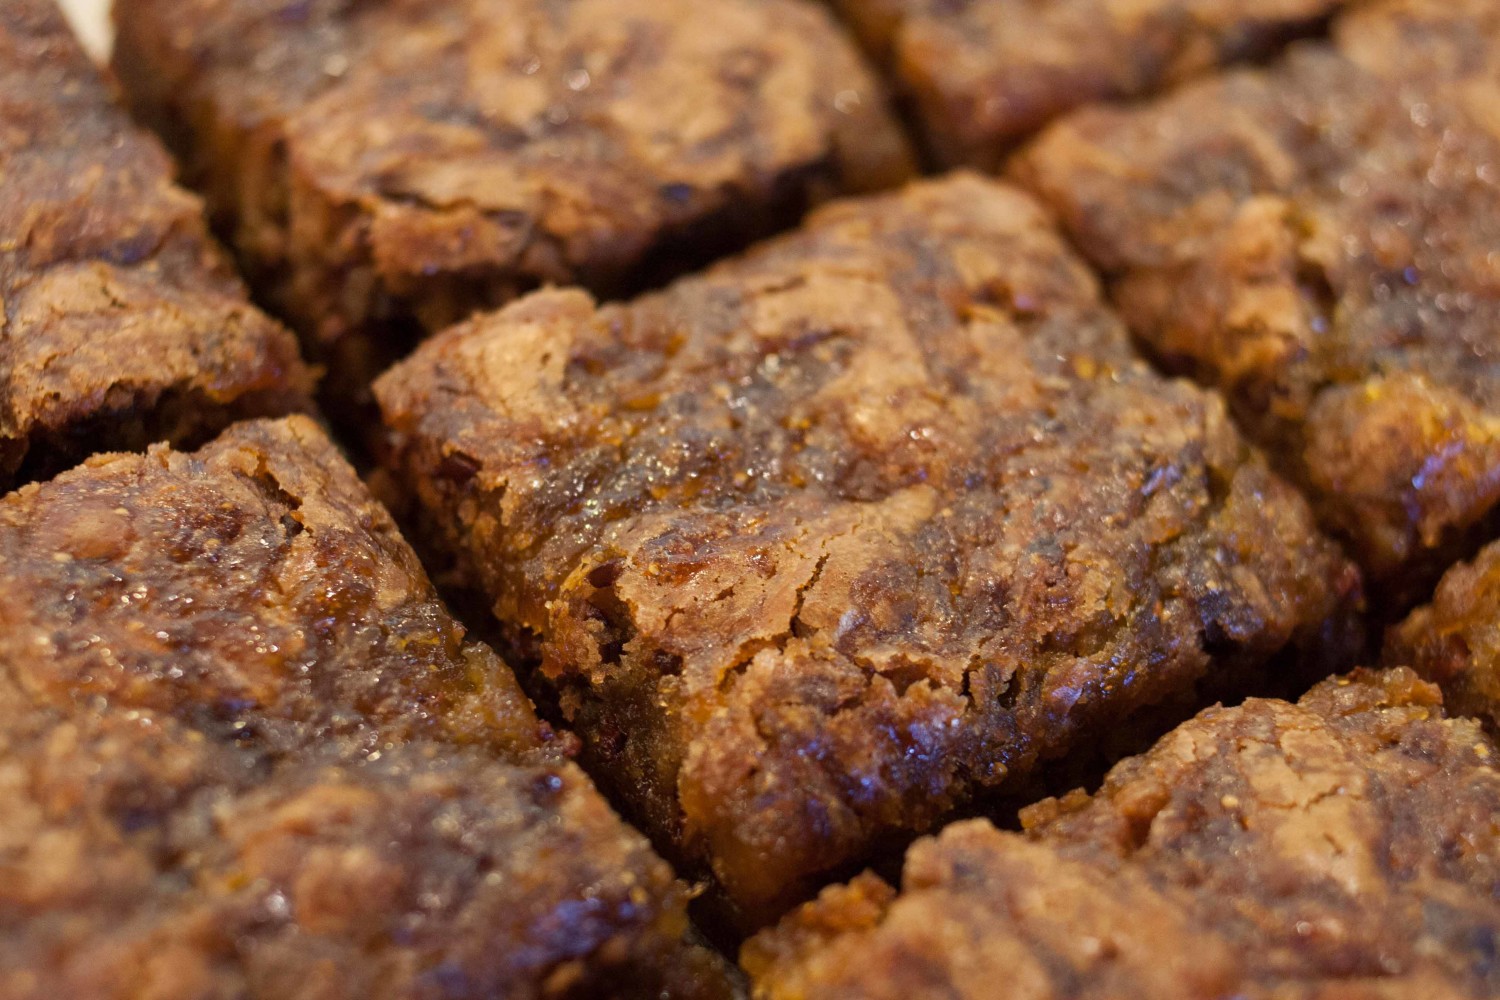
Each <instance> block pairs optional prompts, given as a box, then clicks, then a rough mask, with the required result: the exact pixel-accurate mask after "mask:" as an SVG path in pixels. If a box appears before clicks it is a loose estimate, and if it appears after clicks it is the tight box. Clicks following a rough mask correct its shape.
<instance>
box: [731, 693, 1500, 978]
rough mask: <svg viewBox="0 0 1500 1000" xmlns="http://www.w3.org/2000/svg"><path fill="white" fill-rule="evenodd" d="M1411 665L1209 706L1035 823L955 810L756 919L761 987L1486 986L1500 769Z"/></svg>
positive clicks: (1499, 866) (1491, 972) (1499, 965)
mask: <svg viewBox="0 0 1500 1000" xmlns="http://www.w3.org/2000/svg"><path fill="white" fill-rule="evenodd" d="M1495 761H1496V750H1495V747H1494V744H1492V743H1491V742H1490V741H1489V739H1488V738H1487V737H1486V736H1485V735H1484V734H1483V733H1482V732H1481V731H1480V728H1479V726H1478V725H1477V724H1476V723H1474V722H1473V721H1470V720H1465V719H1448V718H1444V714H1443V709H1442V706H1441V699H1440V696H1439V694H1438V692H1437V689H1436V688H1434V687H1432V686H1430V685H1427V684H1423V683H1422V682H1420V681H1419V680H1418V679H1417V677H1416V676H1415V675H1414V674H1412V673H1411V671H1409V670H1395V671H1391V672H1388V673H1384V674H1380V673H1368V672H1360V673H1356V674H1354V675H1352V676H1349V677H1344V678H1337V679H1334V680H1331V681H1327V682H1325V683H1324V684H1322V685H1320V686H1318V687H1317V688H1315V689H1314V690H1313V691H1312V692H1311V693H1309V694H1308V695H1307V696H1306V697H1304V698H1303V699H1302V700H1301V701H1300V702H1298V703H1297V704H1295V705H1292V704H1288V703H1286V702H1280V701H1262V700H1255V699H1252V700H1250V701H1247V702H1246V703H1244V704H1243V705H1241V706H1240V707H1237V708H1216V709H1212V710H1210V711H1207V712H1205V713H1204V714H1203V715H1201V716H1199V717H1198V718H1197V719H1195V720H1193V721H1192V722H1190V723H1187V724H1186V725H1184V726H1182V727H1180V728H1179V729H1177V730H1176V731H1174V732H1173V733H1171V734H1170V735H1168V736H1167V737H1166V738H1164V739H1163V740H1162V741H1161V743H1160V744H1158V745H1157V746H1156V748H1155V749H1153V750H1152V751H1150V752H1149V753H1147V754H1145V755H1142V756H1140V757H1136V758H1132V759H1130V760H1127V761H1125V762H1124V763H1122V764H1120V765H1119V766H1118V767H1116V768H1115V770H1114V771H1113V772H1112V773H1111V774H1110V776H1109V778H1108V779H1107V780H1106V781H1105V783H1104V786H1103V787H1102V788H1101V789H1100V790H1099V791H1098V792H1097V793H1096V794H1095V795H1093V796H1089V795H1086V794H1084V793H1083V792H1076V793H1074V794H1072V795H1069V796H1067V797H1065V798H1063V799H1061V800H1051V801H1047V802H1043V803H1041V804H1039V805H1037V806H1034V807H1032V808H1031V809H1030V810H1029V811H1028V812H1027V813H1025V814H1024V822H1025V826H1026V831H1025V833H1009V832H1001V831H999V830H997V829H995V828H994V827H993V826H991V825H989V824H988V823H987V822H984V821H971V822H966V823H959V824H955V825H953V826H950V827H948V828H947V829H946V830H944V831H943V832H942V834H940V835H939V836H938V837H936V838H933V839H929V840H923V841H921V842H919V843H918V844H917V845H916V846H915V847H913V849H912V850H911V852H910V853H909V854H908V855H907V858H906V866H905V871H904V873H903V875H902V879H901V887H900V890H899V891H897V890H896V889H895V888H893V887H892V886H890V885H888V884H887V883H885V882H884V881H882V880H881V879H879V878H877V877H876V876H874V875H871V874H866V875H863V876H861V877H859V878H858V879H856V880H854V881H853V882H852V883H850V884H848V885H845V886H839V887H836V888H830V889H828V890H826V891H825V892H824V893H823V895H822V897H821V898H819V899H818V901H817V902H816V903H812V904H809V905H808V906H807V907H805V908H804V909H802V910H800V911H798V912H796V913H795V914H793V915H792V916H791V917H789V918H788V919H787V920H786V921H785V923H783V924H782V925H781V926H780V927H779V928H777V929H776V930H774V931H770V932H767V933H765V934H764V935H762V936H760V937H759V938H757V939H755V940H753V941H752V942H751V943H750V944H749V945H748V946H747V947H746V949H745V952H744V955H743V959H744V963H745V965H746V967H747V968H748V969H749V970H750V972H751V975H752V978H753V979H754V981H755V996H757V997H759V998H762V1000H790V998H812V997H817V998H819V1000H836V998H845V997H850V998H852V997H859V998H862V1000H878V998H892V1000H895V998H900V997H911V996H944V997H955V998H970V997H972V998H976V1000H977V998H980V997H993V996H996V995H997V989H999V988H1000V987H998V986H997V984H1004V987H1003V993H1004V995H1006V996H1014V997H1027V998H1036V1000H1044V998H1059V1000H1060V998H1062V997H1070V998H1079V1000H1087V998H1095V997H1097V998H1109V1000H1132V998H1141V1000H1146V998H1155V997H1166V996H1170V997H1182V998H1185V1000H1187V998H1202V1000H1208V998H1212V997H1228V996H1236V997H1255V998H1261V997H1264V998H1270V997H1276V998H1286V1000H1291V998H1314V997H1317V998H1326V1000H1333V998H1335V997H1338V998H1356V997H1357V998H1369V1000H1377V998H1392V1000H1394V998H1397V997H1443V998H1472V1000H1480V998H1483V997H1492V996H1494V995H1495V994H1496V992H1497V991H1500V962H1497V961H1496V957H1495V955H1496V950H1495V943H1496V941H1497V940H1500V902H1497V898H1500V842H1497V828H1496V825H1495V819H1494V817H1495V815H1496V812H1497V810H1500V773H1497V772H1496V770H1495Z"/></svg>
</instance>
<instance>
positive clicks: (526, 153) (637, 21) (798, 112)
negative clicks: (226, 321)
mask: <svg viewBox="0 0 1500 1000" xmlns="http://www.w3.org/2000/svg"><path fill="white" fill-rule="evenodd" d="M117 23H118V26H119V41H118V45H117V49H116V60H115V61H116V66H117V67H118V69H119V71H120V72H121V75H122V77H123V78H124V79H125V80H126V83H127V87H128V89H129V90H130V91H131V94H132V97H133V99H134V100H135V102H136V104H137V107H138V108H139V109H140V110H141V111H142V112H143V113H144V114H145V115H146V116H147V117H148V118H150V119H152V120H154V121H156V122H157V123H158V124H159V125H161V126H162V128H163V129H164V131H165V132H166V133H167V134H169V135H172V136H175V137H176V139H177V140H178V142H179V144H180V146H181V149H182V151H183V153H184V156H185V159H187V161H188V162H189V164H190V168H189V169H190V171H191V173H192V174H193V175H194V176H195V177H196V178H197V180H198V182H199V183H200V184H202V185H203V186H204V187H205V188H206V189H207V191H208V193H209V200H210V203H211V204H212V205H213V206H214V208H215V210H216V211H217V212H218V213H220V214H221V215H222V216H223V217H224V219H225V220H226V221H227V222H229V223H230V224H231V228H232V229H233V231H234V233H235V242H236V243H237V245H238V246H239V248H240V250H241V251H242V252H243V254H244V257H245V259H246V263H247V266H248V267H249V268H250V270H251V273H252V274H255V275H257V276H259V277H261V278H263V279H264V280H265V281H266V283H267V284H268V286H270V288H271V292H272V295H273V296H274V298H275V300H276V301H277V302H278V303H279V305H280V306H281V308H283V309H284V310H285V311H286V312H287V313H288V314H289V315H291V316H293V317H295V318H296V320H297V322H298V325H299V326H301V327H302V328H303V329H304V331H305V332H307V333H309V334H311V335H313V336H314V337H315V338H317V339H318V342H319V343H320V344H322V347H323V349H325V350H336V349H337V342H338V341H339V340H340V338H343V337H345V336H347V335H350V334H356V335H370V336H373V337H375V338H376V339H377V340H379V339H381V338H382V337H387V336H388V335H394V334H395V332H397V328H401V327H405V326H410V325H411V324H412V323H413V322H414V323H415V324H416V325H417V326H418V327H421V328H422V329H425V330H428V331H431V330H435V329H439V328H441V327H442V326H444V325H446V324H448V323H450V322H452V321H454V320H456V319H460V318H463V317H464V316H466V315H467V314H468V313H469V312H470V311H471V310H473V309H475V308H476V307H480V306H485V305H498V304H500V303H502V302H505V301H508V300H509V299H510V298H512V297H514V296H515V295H516V294H518V293H519V292H522V291H525V290H527V289H529V288H533V287H536V286H537V285H539V284H541V283H544V282H558V283H565V284H572V283H582V284H584V285H587V286H588V287H590V288H592V289H594V290H595V291H597V292H601V293H611V294H612V293H618V292H619V291H620V290H621V289H623V288H628V287H631V286H634V285H636V284H639V283H641V282H643V281H649V280H651V279H653V278H655V277H656V273H654V272H660V271H662V270H672V269H675V268H676V267H680V266H682V265H684V264H687V263H689V262H693V261H697V260H702V259H707V258H708V256H710V255H712V254H713V253H715V252H716V251H721V250H723V249H724V248H726V247H732V246H734V245H736V244H740V243H743V242H745V241H747V240H748V239H750V238H751V237H753V236H755V235H757V234H759V233H762V232H766V231H769V230H770V229H771V228H773V227H777V226H785V225H789V224H791V223H792V222H793V221H794V220H795V217H796V215H797V214H798V213H799V212H800V211H801V210H802V208H803V207H804V206H805V204H806V203H808V202H809V201H816V200H820V199H822V198H826V197H827V196H829V195H830V194H833V193H835V192H837V191H841V190H850V189H852V190H862V189H865V188H866V187H867V186H884V185H888V184H892V183H895V182H897V181H899V180H901V179H902V178H903V177H905V176H906V174H907V173H908V172H909V170H910V166H909V164H908V154H907V151H906V149H905V145H904V140H903V139H902V137H901V135H900V133H899V130H898V129H897V127H896V126H895V124H894V122H893V121H892V119H891V118H890V116H889V115H888V113H887V112H886V110H885V100H884V96H883V94H882V93H881V91H880V88H879V86H878V84H877V83H876V82H875V80H874V79H873V78H872V77H871V75H870V73H869V71H868V70H867V69H866V68H865V67H864V65H863V64H862V63H861V62H860V60H859V57H858V55H857V53H856V52H855V51H854V48H853V46H852V45H851V44H850V43H849V42H848V41H846V40H845V39H844V38H843V37H842V35H841V34H840V32H839V31H838V29H837V27H836V26H835V25H834V24H833V22H832V19H831V17H830V16H829V15H828V14H826V13H825V12H824V11H822V10H821V9H820V8H819V7H818V6H817V5H815V4H812V3H808V2H804V0H720V2H716V3H701V2H698V0H666V2H663V0H572V2H558V0H461V2H456V3H443V4H433V3H429V2H426V0H378V2H374V3H350V2H347V0H314V2H312V3H307V2H302V0H296V2H293V0H193V2H191V3H186V4H185V3H180V2H177V0H122V2H121V3H120V4H118V5H117ZM376 346H377V347H381V348H383V349H384V350H385V351H386V352H387V353H389V351H390V350H391V348H392V347H393V346H394V345H392V344H390V343H385V344H377V345H376ZM345 347H346V350H345V352H344V353H345V356H346V357H345V360H347V361H348V363H349V364H350V365H357V364H359V362H360V359H359V357H358V355H359V353H360V351H361V350H368V348H367V347H366V348H359V347H358V346H357V345H354V346H350V345H345ZM378 370H379V369H378V367H377V368H374V369H373V370H372V371H371V372H369V374H371V375H373V374H374V373H375V372H376V371H378ZM336 374H340V375H341V374H343V373H336Z"/></svg>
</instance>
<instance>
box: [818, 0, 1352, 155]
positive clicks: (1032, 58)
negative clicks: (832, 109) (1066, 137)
mask: <svg viewBox="0 0 1500 1000" xmlns="http://www.w3.org/2000/svg"><path fill="white" fill-rule="evenodd" d="M830 2H831V3H832V4H833V6H834V7H836V8H838V10H839V11H840V12H841V13H842V14H843V15H844V17H845V19H846V20H848V22H849V23H850V25H851V26H852V27H853V28H854V30H855V32H856V33H857V34H858V35H859V36H860V38H861V40H862V41H863V42H864V43H865V45H866V47H867V48H868V49H869V50H870V51H871V53H872V55H874V56H875V58H876V59H878V60H879V61H880V62H881V63H882V64H883V65H884V67H885V68H886V70H887V72H888V73H889V74H890V76H891V77H892V78H893V82H894V86H895V88H896V90H897V92H898V94H899V95H900V96H901V97H902V98H903V99H904V100H905V101H906V102H907V103H908V105H909V107H910V111H911V113H912V116H913V117H914V118H915V119H916V124H917V126H918V128H919V129H920V130H921V132H922V134H923V138H924V139H925V140H926V142H927V146H928V149H929V151H930V152H931V154H932V155H933V156H934V157H935V158H936V159H937V160H938V161H939V162H940V163H944V164H947V165H957V164H968V165H970V166H978V167H987V168H995V167H998V166H999V165H1000V164H1001V163H1002V162H1003V160H1004V158H1005V156H1006V154H1008V153H1009V152H1011V151H1012V150H1013V149H1014V148H1015V145H1016V143H1018V142H1019V141H1020V140H1022V139H1024V138H1026V137H1027V136H1028V135H1030V134H1031V133H1033V132H1035V131H1036V130H1037V129H1039V128H1041V127H1042V126H1044V125H1046V124H1047V123H1048V122H1050V121H1052V120H1053V119H1054V118H1057V117H1058V116H1060V115H1062V114H1065V113H1066V112H1068V111H1071V110H1073V109H1074V108H1077V107H1080V106H1082V105H1084V104H1088V103H1090V102H1092V101H1099V100H1108V99H1119V98H1130V97H1140V96H1143V95H1147V94H1153V93H1156V92H1158V91H1161V90H1165V89H1166V88H1168V87H1170V86H1172V85H1174V84H1177V83H1180V82H1182V81H1183V80H1186V79H1190V78H1192V77H1195V76H1199V75H1202V74H1204V73H1206V72H1208V71H1209V70H1212V69H1214V68H1216V67H1219V66H1222V65H1225V64H1227V63H1232V62H1238V61H1243V60H1247V59H1256V58H1262V57H1264V56H1267V55H1269V54H1271V53H1274V52H1275V51H1276V50H1277V48H1279V47H1280V46H1281V45H1283V44H1285V43H1286V42H1288V41H1290V40H1291V39H1294V38H1297V37H1299V36H1302V35H1307V34H1311V33H1313V32H1316V31H1317V30H1319V29H1320V28H1321V27H1322V26H1323V25H1324V24H1325V23H1326V20H1327V18H1328V16H1329V15H1330V14H1332V13H1333V12H1334V11H1336V10H1338V9H1339V8H1341V7H1343V6H1345V4H1346V3H1349V2H1351V0H957V2H955V0H830Z"/></svg>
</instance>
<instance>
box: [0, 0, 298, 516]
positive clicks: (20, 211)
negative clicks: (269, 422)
mask: <svg viewBox="0 0 1500 1000" xmlns="http://www.w3.org/2000/svg"><path fill="white" fill-rule="evenodd" d="M0 94H3V95H4V96H3V98H0V489H5V488H8V487H9V486H11V485H12V484H14V483H16V482H22V481H26V480H28V479H34V478H38V477H42V476H47V475H51V474H53V473H55V472H59V471H61V470H62V469H65V468H67V467H69V466H71V465H73V464H74V463H76V462H77V461H79V460H80V459H82V458H84V457H86V456H88V455H90V454H93V453H94V452H97V451H108V450H119V449H129V448H144V447H145V446H146V445H147V444H150V443H152V442H154V441H159V440H170V441H173V442H176V443H184V444H189V445H192V444H197V443H200V442H202V441H203V440H205V439H207V438H208V437H211V436H212V435H213V434H214V433H215V432H216V431H217V430H219V429H220V428H222V427H223V426H225V425H226V424H227V423H229V422H230V421H232V420H234V419H237V418H240V417H247V416H257V415H269V414H279V413H286V412H290V411H294V410H300V409H304V408H306V406H307V401H306V398H305V397H306V394H307V392H308V391H309V390H310V389H311V377H310V376H309V373H308V372H307V370H306V369H305V368H304V367H303V365H302V362H301V360H300V359H299V357H298V354H297V345H296V342H295V341H294V339H293V338H292V336H291V334H290V333H288V332H287V331H286V330H284V329H282V328H281V327H279V326H278V325H276V324H275V323H273V322H272V321H271V320H269V319H268V318H266V317H265V316H263V315H262V314H261V313H259V312H258V311H256V310H255V309H254V308H252V307H251V305H250V303H249V302H248V301H247V300H246V298H245V294H244V291H243V289H242V288H241V287H240V284H239V281H238V279H236V278H235V276H234V274H233V272H232V270H231V269H230V267H229V264H228V262H227V260H226V259H225V257H224V255H223V253H222V252H221V251H220V250H219V248H218V247H217V246H216V245H215V244H214V243H213V241H212V240H211V239H210V237H209V236H208V234H207V232H206V230H205V228H204V224H203V220H202V218H201V207H200V205H199V202H198V201H197V199H195V198H193V197H192V196H190V195H188V194H187V193H185V192H183V191H181V190H179V189H178V188H177V187H175V186H174V185H173V183H172V168H171V165H170V163H169V161H168V159H167V156H166V154H165V153H164V152H163V151H162V149H161V147H160V146H159V145H158V144H157V142H156V141H155V140H154V139H152V138H150V137H149V136H147V135H146V134H144V133H143V132H140V131H139V130H137V129H136V128H135V127H134V126H132V125H131V123H130V120H129V118H128V116H127V115H126V113H125V112H124V110H123V109H121V108H119V107H117V106H116V104H115V103H114V98H113V95H112V94H111V93H110V91H109V88H108V87H107V85H106V83H105V81H104V79H103V78H102V77H101V75H100V73H99V71H98V70H97V69H96V68H95V67H94V66H93V64H92V63H90V62H89V59H88V57H87V56H86V55H85V54H84V53H83V51H82V50H81V49H80V48H79V46H78V44H77V42H76V41H74V39H73V36H72V35H71V33H70V32H69V31H68V28H67V26H66V24H65V23H64V22H63V19H62V15H61V14H60V13H59V12H58V10H57V8H56V7H55V5H53V4H52V3H50V2H47V0H13V2H8V3H6V4H5V5H4V6H3V8H0Z"/></svg>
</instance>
